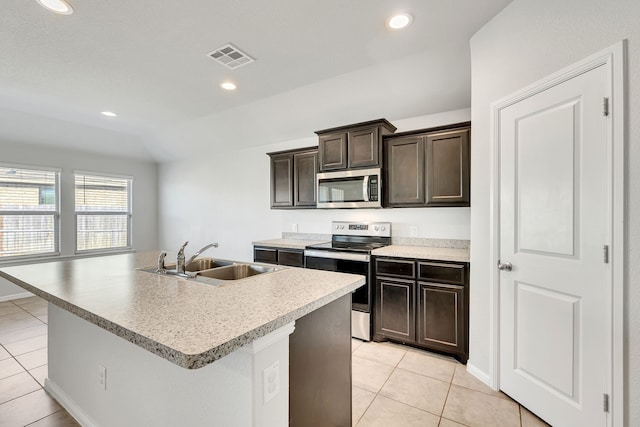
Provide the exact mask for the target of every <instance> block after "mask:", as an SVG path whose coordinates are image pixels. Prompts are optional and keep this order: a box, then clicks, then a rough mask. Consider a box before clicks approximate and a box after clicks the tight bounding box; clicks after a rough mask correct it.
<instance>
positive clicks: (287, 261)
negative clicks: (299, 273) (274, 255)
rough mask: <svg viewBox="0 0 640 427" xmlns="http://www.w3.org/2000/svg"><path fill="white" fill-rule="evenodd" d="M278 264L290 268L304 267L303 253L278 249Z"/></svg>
mask: <svg viewBox="0 0 640 427" xmlns="http://www.w3.org/2000/svg"><path fill="white" fill-rule="evenodd" d="M278 264H280V265H288V266H290V267H304V251H295V250H286V249H284V250H283V249H279V250H278Z"/></svg>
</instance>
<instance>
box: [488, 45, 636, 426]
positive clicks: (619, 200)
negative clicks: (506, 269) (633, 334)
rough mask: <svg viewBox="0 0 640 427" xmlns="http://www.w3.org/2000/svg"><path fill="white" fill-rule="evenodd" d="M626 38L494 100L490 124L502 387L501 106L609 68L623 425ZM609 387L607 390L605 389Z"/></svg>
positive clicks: (615, 410)
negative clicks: (597, 68)
mask: <svg viewBox="0 0 640 427" xmlns="http://www.w3.org/2000/svg"><path fill="white" fill-rule="evenodd" d="M626 47H627V40H622V41H620V42H618V43H616V44H614V45H613V46H610V47H608V48H606V49H604V50H602V51H600V52H598V53H596V54H593V55H591V56H589V57H587V58H585V59H583V60H582V61H579V62H576V63H575V64H573V65H570V66H568V67H565V68H563V69H561V70H559V71H557V72H555V73H553V74H551V75H549V76H547V77H545V78H543V79H541V80H538V81H537V82H535V83H533V84H531V85H528V86H526V87H524V88H522V89H520V90H518V91H516V92H514V93H512V94H511V95H508V96H506V97H504V98H502V99H499V100H497V101H495V102H493V103H492V104H491V129H490V131H491V132H490V150H491V151H490V157H491V161H490V168H489V171H490V193H489V201H490V213H489V216H490V231H489V232H490V236H491V240H490V262H491V267H490V282H489V283H490V289H489V291H490V307H489V313H490V354H489V359H490V363H491V365H490V367H491V370H492V372H491V375H490V377H489V381H490V384H489V385H490V386H491V387H492V388H493V389H495V390H499V389H500V274H499V272H498V270H497V267H496V266H497V264H498V259H499V256H500V112H501V111H502V110H503V109H505V108H507V107H509V106H511V105H513V104H515V103H517V102H520V101H522V100H523V99H526V98H529V97H531V96H533V95H535V94H538V93H540V92H542V91H544V90H546V89H549V88H551V87H553V86H556V85H558V84H560V83H563V82H565V81H567V80H569V79H572V78H573V77H576V76H578V75H580V74H583V73H585V72H587V71H590V70H592V69H594V68H596V67H599V66H605V67H606V70H607V85H608V92H609V94H610V95H609V97H610V99H609V117H610V120H609V122H608V127H607V135H608V137H607V160H606V161H607V178H608V184H607V187H608V190H609V191H608V193H609V194H608V195H607V206H608V208H607V229H608V230H607V236H608V240H609V241H608V242H603V244H607V243H608V245H609V262H610V266H611V270H610V272H609V275H608V279H609V286H610V287H611V292H610V294H609V300H608V301H607V304H608V312H609V315H610V317H609V319H608V320H609V327H608V330H609V336H608V348H609V351H608V355H607V357H608V361H609V363H608V367H607V371H608V372H607V382H608V384H607V386H608V388H609V391H608V392H609V398H610V402H609V413H608V416H607V424H608V425H609V426H612V427H623V425H624V416H625V394H624V389H625V377H624V350H625V346H624V332H625V322H624V312H625V309H624V288H625V279H624V265H625V234H624V231H625V223H624V220H625V212H624V206H625V181H624V177H625V173H626V162H625V156H624V154H625V147H626V138H627V137H626V128H625V123H626V114H627V113H626V108H625V107H626V103H627V100H626V93H625V83H626V68H627V61H626V51H627V49H626ZM604 392H606V390H603V393H604Z"/></svg>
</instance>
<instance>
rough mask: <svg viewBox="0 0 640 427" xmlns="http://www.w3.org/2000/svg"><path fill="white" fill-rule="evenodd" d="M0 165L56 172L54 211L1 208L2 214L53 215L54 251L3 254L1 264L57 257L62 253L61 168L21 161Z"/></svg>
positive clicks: (0, 212) (0, 258) (0, 259)
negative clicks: (22, 162)
mask: <svg viewBox="0 0 640 427" xmlns="http://www.w3.org/2000/svg"><path fill="white" fill-rule="evenodd" d="M0 167H3V168H8V169H23V170H31V171H38V172H52V173H54V174H55V183H54V189H55V198H54V200H55V209H54V210H53V211H33V212H29V211H24V210H22V211H10V210H4V209H0V215H17V216H22V215H24V216H36V215H51V216H53V246H54V247H53V251H52V252H42V253H39V254H29V255H12V256H3V257H0V265H5V264H14V263H26V262H30V261H40V260H45V259H51V258H57V257H60V255H61V250H60V247H61V235H60V209H61V206H60V203H61V202H60V188H61V187H60V181H61V176H62V169H61V168H53V167H48V166H35V165H25V164H20V163H3V162H0Z"/></svg>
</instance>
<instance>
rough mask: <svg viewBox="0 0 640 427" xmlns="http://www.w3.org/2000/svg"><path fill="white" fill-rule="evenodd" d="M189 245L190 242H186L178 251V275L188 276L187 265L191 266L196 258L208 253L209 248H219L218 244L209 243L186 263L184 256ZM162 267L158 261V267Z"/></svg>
mask: <svg viewBox="0 0 640 427" xmlns="http://www.w3.org/2000/svg"><path fill="white" fill-rule="evenodd" d="M188 244H189V242H188V241H187V242H184V245H182V247H181V248H180V250H179V251H178V259H177V262H176V273H177V274H187V271H186V268H187V265H189V264H191V263H192V262H193V261H194V260H195V259H196V258H198V257H199V256H200V254H202V252H204V251H206V250H207V249H209V248H217V247H218V244H217V243H209V244H208V245H207V246H205V247H203V248H201V249H200V250H199V251H197V252H196V253H195V254H193V256H192V257H191V258H189V259H188V260H187V261H185V256H184V248H185V247H186V246H187V245H188ZM159 265H160V261H159V260H158V266H159Z"/></svg>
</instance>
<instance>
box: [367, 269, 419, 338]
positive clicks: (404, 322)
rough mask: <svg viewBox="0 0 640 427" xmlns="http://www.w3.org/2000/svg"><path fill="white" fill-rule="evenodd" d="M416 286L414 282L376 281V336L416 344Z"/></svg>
mask: <svg viewBox="0 0 640 427" xmlns="http://www.w3.org/2000/svg"><path fill="white" fill-rule="evenodd" d="M415 284H416V282H415V281H413V280H402V279H387V278H385V277H379V278H377V279H376V325H375V328H376V334H379V335H384V336H386V337H389V338H395V339H399V340H401V341H403V342H415V339H416V330H415V324H416V319H415Z"/></svg>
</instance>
